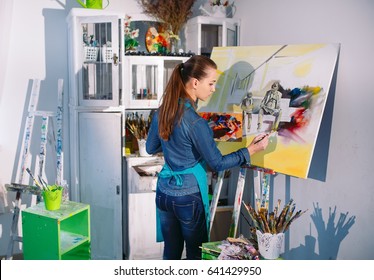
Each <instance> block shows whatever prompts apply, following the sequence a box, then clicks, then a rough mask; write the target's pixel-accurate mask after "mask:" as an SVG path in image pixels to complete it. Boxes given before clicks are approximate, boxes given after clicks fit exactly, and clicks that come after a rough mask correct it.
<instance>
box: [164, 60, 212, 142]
mask: <svg viewBox="0 0 374 280" xmlns="http://www.w3.org/2000/svg"><path fill="white" fill-rule="evenodd" d="M209 68H213V69H217V65H216V63H215V62H214V61H213V60H211V59H210V58H209V57H207V56H203V55H194V56H192V57H191V58H190V59H188V60H187V61H186V62H185V63H180V64H178V65H177V66H175V68H174V70H173V72H172V74H171V76H170V79H169V81H168V83H167V85H166V88H165V92H164V95H163V96H162V103H161V105H160V108H159V118H158V133H159V135H160V137H161V138H162V139H164V140H165V141H167V140H169V136H170V134H171V133H172V132H173V128H174V123H175V120H177V121H178V123H179V122H180V120H181V117H182V114H183V110H184V100H185V99H186V98H188V99H190V100H191V104H194V101H193V100H192V98H191V97H190V96H189V95H188V93H187V91H186V83H187V82H188V81H189V80H190V79H191V78H195V79H197V80H200V79H203V78H205V77H206V76H207V72H206V70H207V69H209ZM179 100H182V102H180V101H179Z"/></svg>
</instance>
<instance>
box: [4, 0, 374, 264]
mask: <svg viewBox="0 0 374 280" xmlns="http://www.w3.org/2000/svg"><path fill="white" fill-rule="evenodd" d="M3 1H4V0H3ZM5 2H6V4H5V5H4V6H0V8H3V7H8V8H7V11H9V12H10V13H12V16H11V17H8V18H11V22H10V23H9V25H7V26H9V28H11V32H10V35H8V37H9V46H10V47H9V49H8V51H7V53H8V55H7V58H8V61H7V64H2V65H6V70H5V71H4V70H3V69H2V71H1V72H0V74H1V75H2V76H1V77H0V159H1V161H0V184H1V183H3V184H5V183H9V182H11V181H12V179H13V178H14V174H13V170H14V167H15V166H14V165H15V163H16V162H17V161H18V158H17V153H19V146H20V141H21V139H20V138H22V135H20V133H21V132H22V131H23V121H24V118H25V115H24V112H25V111H26V110H27V104H28V100H26V96H28V95H29V94H30V80H32V79H34V78H39V79H41V80H42V84H41V99H42V100H41V104H40V105H41V108H40V109H42V110H54V106H55V105H54V104H56V103H55V102H56V100H55V96H56V89H57V79H58V78H63V79H64V80H65V97H67V88H68V87H67V82H68V81H67V46H66V22H65V18H66V16H67V14H68V12H69V10H70V9H71V8H72V7H73V6H74V7H79V5H78V4H77V3H76V1H70V0H65V1H63V0H56V1H53V0H33V1H29V0H13V1H12V0H5ZM104 2H105V1H104ZM197 2H198V3H200V2H202V0H199V1H197ZM235 2H236V5H237V7H238V9H237V13H236V15H235V16H236V17H238V18H241V20H242V29H241V44H242V45H269V44H299V43H300V44H302V43H319V42H322V43H325V42H326V43H329V42H333V43H341V51H340V57H339V62H338V65H337V70H338V71H337V76H336V79H335V80H334V82H333V86H332V88H331V91H330V97H332V98H329V100H328V104H327V107H326V112H325V116H324V119H323V121H322V125H321V131H320V135H319V138H318V142H317V147H316V153H315V158H314V159H313V161H312V167H311V172H310V174H311V176H310V177H311V179H306V180H304V179H297V178H290V177H289V176H284V175H280V174H278V175H276V176H275V178H274V181H272V189H273V193H272V197H273V198H274V199H275V201H276V200H277V199H278V198H280V199H282V201H283V202H284V201H288V199H289V198H291V197H292V198H293V199H294V200H295V202H296V203H297V209H303V210H304V209H309V211H308V212H307V213H306V214H305V215H304V216H302V217H301V218H300V219H299V220H297V221H296V222H295V223H294V224H293V225H292V227H291V230H290V231H289V234H288V235H287V238H286V244H285V245H286V246H285V247H286V254H285V256H286V258H290V259H309V258H316V259H318V258H322V259H329V258H331V259H374V242H373V241H372V238H371V237H372V236H374V227H373V226H371V222H372V221H373V218H372V217H373V216H374V207H373V204H374V192H373V190H372V188H373V187H374V183H373V181H372V178H371V176H370V175H371V173H374V172H373V171H374V168H373V167H372V165H371V164H370V161H371V159H372V158H373V156H374V152H373V151H374V149H372V148H371V145H370V144H371V143H370V142H371V140H372V139H373V137H374V133H373V125H372V124H370V120H371V119H372V117H371V116H370V115H369V114H370V112H371V105H372V104H373V103H374V102H373V101H374V100H373V92H372V89H371V88H372V87H371V83H370V82H371V78H372V73H373V71H372V69H371V68H372V66H373V65H374V56H373V53H372V46H373V45H374V31H373V26H374V17H373V16H372V14H373V12H374V2H373V1H371V0H329V1H326V0H314V1H306V0H283V1H277V0H261V1H259V0H236V1H235ZM7 5H8V6H7ZM9 5H12V7H10V8H9ZM107 9H111V10H118V11H121V12H126V13H140V12H141V10H140V9H139V7H138V4H137V3H136V1H134V0H111V1H110V6H109V7H108V8H107ZM2 14H3V13H0V15H2ZM0 31H1V32H4V33H5V34H4V35H6V32H5V31H6V30H4V28H2V29H0ZM0 35H1V38H4V37H3V36H2V35H3V34H0ZM5 38H7V37H5ZM2 57H3V56H2ZM3 75H4V76H3ZM66 103H67V102H65V104H66ZM51 104H53V105H51ZM369 106H370V107H369ZM66 111H67V109H66V108H65V112H66ZM64 131H65V132H66V131H67V127H65V128H64ZM64 150H65V159H66V160H65V167H66V165H67V162H68V158H67V155H68V147H66V145H65V147H64ZM65 169H66V170H65V173H66V175H67V176H68V169H67V168H65ZM9 196H10V199H13V198H14V193H9ZM23 197H25V199H24V200H23V207H25V204H27V203H31V202H30V198H29V197H28V196H27V195H24V196H23ZM317 204H318V205H319V207H320V208H321V210H322V212H321V216H320V218H319V219H317V221H318V223H319V224H318V225H319V226H318V227H319V228H322V225H324V226H327V225H328V229H327V230H325V231H319V232H317V230H316V226H315V224H314V222H313V220H312V219H311V215H312V214H313V213H314V206H315V205H317ZM335 207H336V216H335V217H331V219H330V221H332V223H333V224H332V223H331V222H330V223H329V208H331V209H332V211H333V210H334V208H335ZM341 214H346V215H347V218H346V220H345V223H344V224H346V222H347V220H348V219H349V218H350V217H353V216H354V217H355V220H354V224H353V225H352V226H351V227H349V228H347V229H346V230H345V229H344V228H341V229H340V230H336V229H335V228H336V227H337V223H338V220H339V217H340V215H341ZM11 218H12V214H11V213H6V214H2V215H0V255H5V253H6V247H7V244H8V234H9V227H10V223H11ZM308 235H311V237H309V238H310V239H312V240H313V239H316V240H317V241H316V244H315V250H314V248H311V247H309V246H306V244H305V239H306V236H308ZM319 247H320V248H319ZM18 250H19V248H18Z"/></svg>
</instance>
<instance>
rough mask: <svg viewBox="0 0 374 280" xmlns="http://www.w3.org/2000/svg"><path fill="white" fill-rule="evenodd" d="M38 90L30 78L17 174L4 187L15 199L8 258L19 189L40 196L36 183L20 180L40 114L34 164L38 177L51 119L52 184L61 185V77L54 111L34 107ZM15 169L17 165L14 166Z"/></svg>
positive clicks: (37, 83)
mask: <svg viewBox="0 0 374 280" xmlns="http://www.w3.org/2000/svg"><path fill="white" fill-rule="evenodd" d="M39 92H40V80H38V79H35V80H34V81H33V85H32V89H31V97H30V101H29V107H28V115H27V118H26V124H25V130H24V134H23V151H22V158H21V164H20V168H19V174H18V180H16V181H18V183H11V184H6V185H5V186H6V188H7V190H9V191H15V192H16V199H15V204H14V210H13V219H12V225H11V234H10V240H9V244H8V250H7V255H6V259H7V260H10V259H12V256H13V248H14V242H22V237H21V236H18V234H17V226H18V220H19V215H20V206H21V195H22V193H23V192H29V193H31V194H34V195H37V196H38V200H39V198H40V194H41V192H40V189H39V188H38V187H35V186H32V185H28V184H24V175H25V171H26V168H27V166H28V163H29V153H30V152H29V151H30V145H31V139H32V132H33V127H34V122H35V118H36V117H41V118H42V124H41V141H40V152H39V165H38V170H37V172H38V177H40V178H42V176H43V172H44V165H45V157H46V148H47V139H48V135H49V133H48V132H49V131H48V128H49V122H50V121H51V125H52V140H53V143H52V145H53V146H54V147H55V149H56V154H57V158H56V162H57V179H56V184H59V185H61V183H62V172H63V169H62V167H63V157H62V117H63V116H62V113H63V80H62V79H59V80H58V98H57V102H58V105H57V113H55V112H50V111H37V110H36V107H37V104H38V100H39ZM54 117H56V119H57V139H56V137H55V134H54V127H53V118H54ZM17 171H18V169H17Z"/></svg>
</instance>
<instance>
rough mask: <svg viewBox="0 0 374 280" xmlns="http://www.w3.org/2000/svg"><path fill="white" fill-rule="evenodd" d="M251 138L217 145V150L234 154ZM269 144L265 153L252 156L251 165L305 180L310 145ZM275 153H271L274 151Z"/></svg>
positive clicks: (247, 143)
mask: <svg viewBox="0 0 374 280" xmlns="http://www.w3.org/2000/svg"><path fill="white" fill-rule="evenodd" d="M252 139H253V136H252V137H248V138H244V139H243V141H242V142H237V143H232V142H230V143H228V142H221V143H218V149H219V150H220V151H221V153H222V154H224V155H225V154H228V153H231V152H234V151H236V150H238V149H240V148H244V147H246V146H247V145H249V144H250V143H251V141H252ZM274 142H275V140H272V142H270V143H269V145H268V147H267V149H266V150H265V151H262V152H259V153H257V154H255V155H253V156H252V158H251V164H252V165H254V166H258V167H266V168H268V169H271V170H274V171H275V172H278V173H282V174H292V175H293V176H296V177H299V178H307V176H308V170H309V162H308V159H309V158H310V157H311V154H312V151H313V145H312V144H305V143H304V144H298V143H295V142H292V143H288V144H283V143H282V142H281V140H280V139H279V140H277V141H276V143H274ZM275 150H276V152H273V151H275Z"/></svg>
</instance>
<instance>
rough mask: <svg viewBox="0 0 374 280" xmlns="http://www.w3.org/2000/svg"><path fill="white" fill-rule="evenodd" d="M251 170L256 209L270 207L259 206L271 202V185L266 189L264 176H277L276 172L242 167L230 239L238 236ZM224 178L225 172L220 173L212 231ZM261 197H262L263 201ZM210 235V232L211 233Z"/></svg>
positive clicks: (214, 194) (214, 195) (211, 214)
mask: <svg viewBox="0 0 374 280" xmlns="http://www.w3.org/2000/svg"><path fill="white" fill-rule="evenodd" d="M249 168H250V169H253V170H254V177H255V178H254V191H255V199H256V206H255V207H261V206H263V207H265V206H266V207H268V205H265V204H266V202H265V203H264V205H262V204H263V203H262V202H261V204H260V205H258V202H259V201H267V202H268V201H269V185H268V184H267V185H266V186H267V187H264V186H265V184H262V183H263V178H264V176H268V175H269V174H275V172H274V171H272V170H269V169H265V168H258V167H252V166H242V167H240V170H239V177H238V183H237V186H236V193H235V200H234V209H233V214H232V218H231V225H230V229H229V234H228V237H233V238H235V237H236V235H237V230H238V224H239V216H240V210H241V205H242V198H243V192H244V186H245V177H246V174H247V169H249ZM223 177H224V171H220V172H219V173H218V178H217V183H216V186H215V188H214V192H213V198H212V202H211V204H210V230H212V226H213V222H214V217H215V214H216V210H217V205H218V199H219V196H220V193H221V189H222V184H223ZM266 183H268V182H266ZM261 185H262V187H261ZM264 195H265V196H266V197H265V198H264V197H263V196H264ZM259 197H261V199H260V198H259ZM266 199H267V200H266ZM209 235H210V232H209Z"/></svg>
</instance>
